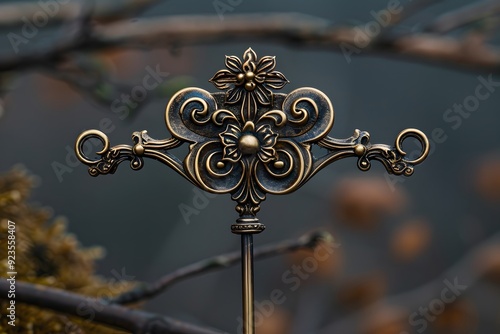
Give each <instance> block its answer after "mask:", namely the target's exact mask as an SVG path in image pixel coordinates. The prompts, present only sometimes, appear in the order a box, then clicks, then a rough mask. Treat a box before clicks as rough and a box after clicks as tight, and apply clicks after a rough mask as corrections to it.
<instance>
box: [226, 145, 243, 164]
mask: <svg viewBox="0 0 500 334" xmlns="http://www.w3.org/2000/svg"><path fill="white" fill-rule="evenodd" d="M240 159H241V151H240V150H239V149H238V146H225V147H224V149H223V151H222V160H229V161H231V162H238V161H239V160H240Z"/></svg>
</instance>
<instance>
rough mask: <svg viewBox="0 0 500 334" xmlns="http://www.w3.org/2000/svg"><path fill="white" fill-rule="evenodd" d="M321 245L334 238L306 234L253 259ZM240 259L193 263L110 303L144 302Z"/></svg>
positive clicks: (219, 258)
mask: <svg viewBox="0 0 500 334" xmlns="http://www.w3.org/2000/svg"><path fill="white" fill-rule="evenodd" d="M321 241H327V242H329V243H333V237H332V236H331V235H330V234H329V233H328V232H324V231H318V232H313V233H309V234H306V235H303V236H302V237H300V238H299V239H292V240H287V241H282V242H278V243H275V244H271V245H267V246H262V247H258V248H256V249H255V251H254V258H255V259H262V258H266V257H271V256H276V255H280V254H285V253H289V252H293V251H296V250H298V249H304V248H306V249H314V248H315V247H316V246H317V245H318V243H319V242H321ZM240 259H241V252H233V253H228V254H224V255H219V256H215V257H211V258H208V259H205V260H202V261H199V262H195V263H193V264H190V265H188V266H186V267H183V268H180V269H177V270H176V271H174V272H172V273H169V274H167V275H165V276H163V277H161V278H160V279H158V280H157V281H156V282H153V283H150V284H147V283H143V284H140V285H139V286H137V287H136V288H134V289H132V290H130V291H127V292H125V293H123V294H121V295H118V296H117V297H115V298H113V299H110V300H109V302H110V303H117V304H130V303H133V302H137V301H143V300H146V299H149V298H152V297H154V296H156V295H158V294H160V293H161V292H163V291H164V290H165V289H167V288H168V287H170V286H171V285H172V284H174V283H176V282H178V281H180V280H183V279H186V278H188V277H192V276H195V275H199V274H204V273H207V272H211V271H214V270H218V269H223V268H228V267H230V266H233V265H236V264H239V263H240Z"/></svg>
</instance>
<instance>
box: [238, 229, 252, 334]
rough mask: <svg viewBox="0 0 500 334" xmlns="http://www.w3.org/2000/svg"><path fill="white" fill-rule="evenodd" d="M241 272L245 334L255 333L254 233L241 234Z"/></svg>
mask: <svg viewBox="0 0 500 334" xmlns="http://www.w3.org/2000/svg"><path fill="white" fill-rule="evenodd" d="M241 267H242V268H241V269H242V271H241V273H242V282H243V334H254V333H255V327H254V308H253V307H254V306H253V298H254V297H253V235H252V233H243V234H242V235H241Z"/></svg>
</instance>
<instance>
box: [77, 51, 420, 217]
mask: <svg viewBox="0 0 500 334" xmlns="http://www.w3.org/2000/svg"><path fill="white" fill-rule="evenodd" d="M225 65H226V69H223V70H220V71H218V72H217V73H216V74H215V75H214V76H213V77H212V78H211V79H210V82H212V83H213V84H214V85H215V86H216V87H217V88H218V89H219V90H221V91H222V92H216V93H209V92H207V91H205V90H203V89H200V88H193V87H191V88H185V89H183V90H181V91H179V92H177V93H176V94H175V95H174V96H173V97H172V98H171V100H170V101H169V103H168V105H167V108H166V111H165V122H166V126H167V129H168V131H169V132H170V134H171V136H172V137H171V138H169V139H166V140H155V139H153V138H151V137H149V136H148V134H147V132H146V131H141V132H134V133H133V135H132V139H133V140H134V145H132V146H131V145H117V146H114V147H110V144H109V140H108V138H107V136H106V135H105V134H104V133H102V132H100V131H98V130H89V131H85V132H83V133H82V134H81V135H80V136H79V137H78V139H77V142H76V147H75V148H76V153H77V156H78V158H79V159H80V161H82V162H83V163H85V164H87V165H88V166H89V173H90V175H92V176H97V175H99V174H108V173H114V172H115V171H116V169H117V167H118V165H119V164H120V163H122V162H123V161H125V160H128V161H130V166H131V168H132V169H134V170H139V169H141V168H142V167H143V165H144V158H153V159H156V160H158V161H160V162H162V163H164V164H166V165H167V166H169V167H170V168H172V169H174V170H175V171H176V172H178V173H179V174H180V175H182V176H183V177H184V178H186V179H187V180H189V181H190V182H192V183H193V184H195V185H196V186H198V187H199V188H201V189H203V190H206V191H209V192H212V193H217V194H224V193H230V194H231V196H232V199H233V200H234V201H236V202H237V206H236V210H237V211H238V213H239V214H240V216H241V217H254V216H255V214H256V213H257V211H259V209H260V203H261V202H262V201H263V200H265V198H266V194H267V193H270V194H287V193H290V192H293V191H295V190H297V189H298V188H300V187H301V186H302V185H303V184H304V183H306V182H307V181H308V180H309V179H310V178H311V177H312V176H314V175H315V174H316V173H317V172H318V171H319V170H321V169H322V168H324V167H325V166H327V165H329V164H331V163H332V162H334V161H336V160H339V159H342V158H346V157H357V159H358V163H357V165H358V167H359V169H361V170H363V171H366V170H368V169H369V168H370V166H371V161H372V160H378V161H380V162H381V163H382V164H383V165H384V166H385V168H386V169H387V171H388V172H389V173H391V174H396V175H405V176H409V175H411V174H412V173H413V169H414V166H415V165H417V164H419V163H421V162H422V161H423V160H424V159H425V158H426V157H427V155H428V153H429V141H428V139H427V137H426V136H425V134H423V133H422V132H421V131H419V130H417V129H406V130H404V131H402V132H401V133H400V134H399V135H398V137H397V138H396V141H395V143H394V147H392V146H389V145H384V144H372V143H371V142H370V135H369V133H368V132H366V131H360V130H355V131H354V135H353V136H352V137H350V138H347V139H335V138H331V137H329V136H328V133H329V132H330V130H331V128H332V126H333V121H334V111H333V107H332V104H331V102H330V100H329V98H328V97H327V96H326V95H325V94H323V93H322V92H321V91H319V90H317V89H315V88H299V89H296V90H294V91H292V92H290V93H289V94H283V93H277V92H276V91H277V90H280V89H282V88H283V87H284V86H285V85H286V84H287V83H288V80H287V79H286V78H285V76H284V75H283V74H282V73H280V72H278V71H275V70H274V69H275V66H276V60H275V57H270V56H265V57H262V58H260V59H258V57H257V54H256V53H255V52H254V51H253V50H252V49H250V48H249V49H248V50H246V51H245V53H244V55H243V59H242V60H240V59H239V58H238V57H235V56H226V61H225ZM92 137H96V138H99V139H100V140H101V141H102V143H103V146H104V147H103V149H102V150H101V151H99V152H97V155H98V156H99V157H98V158H97V159H92V158H89V157H88V156H87V155H86V154H85V153H84V149H83V148H84V143H85V141H86V140H88V139H90V138H92ZM407 137H414V138H416V139H417V140H418V141H419V142H420V143H421V146H422V150H421V154H420V156H419V157H418V158H415V159H412V160H410V159H408V158H406V153H405V152H404V151H403V149H402V143H403V141H404V140H405V138H407ZM183 143H188V144H189V153H188V154H187V155H186V157H184V158H183V159H182V160H181V159H179V158H178V157H176V156H174V155H173V154H171V153H170V152H169V150H171V149H173V148H175V147H178V146H180V145H182V144H183ZM312 145H318V146H320V147H322V148H324V149H325V154H324V155H322V156H319V157H315V156H314V155H313V154H312V150H311V148H312Z"/></svg>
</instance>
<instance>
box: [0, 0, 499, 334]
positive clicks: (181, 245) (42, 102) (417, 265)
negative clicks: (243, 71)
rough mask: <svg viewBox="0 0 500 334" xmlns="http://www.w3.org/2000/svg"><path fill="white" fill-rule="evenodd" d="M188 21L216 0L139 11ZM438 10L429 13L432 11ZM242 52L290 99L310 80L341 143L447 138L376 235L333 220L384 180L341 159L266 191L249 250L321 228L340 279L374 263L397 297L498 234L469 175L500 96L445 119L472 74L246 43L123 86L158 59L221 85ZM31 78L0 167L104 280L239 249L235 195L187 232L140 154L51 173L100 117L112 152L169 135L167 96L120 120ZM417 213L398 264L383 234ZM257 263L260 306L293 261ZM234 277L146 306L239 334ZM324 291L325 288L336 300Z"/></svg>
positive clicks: (309, 10)
mask: <svg viewBox="0 0 500 334" xmlns="http://www.w3.org/2000/svg"><path fill="white" fill-rule="evenodd" d="M448 3H450V1H448ZM459 3H460V4H465V3H467V1H453V3H452V4H446V3H445V4H444V5H441V8H445V7H446V6H450V5H453V6H458V5H459ZM386 6H387V1H373V0H372V1H352V2H351V1H342V2H341V1H336V2H326V1H308V2H304V1H274V2H270V1H249V0H244V1H242V3H241V5H238V6H236V8H235V9H234V11H233V12H232V13H234V14H243V13H247V12H248V13H250V12H278V11H290V12H300V13H306V14H311V15H316V16H318V17H322V18H325V19H328V20H331V21H333V22H335V23H338V24H358V23H361V22H366V21H370V20H372V19H373V18H372V17H371V15H370V11H372V10H380V9H383V8H385V7H386ZM439 8H440V7H437V9H439ZM435 12H439V10H435ZM195 13H206V14H211V15H214V14H216V12H215V10H214V7H213V5H212V2H210V1H207V2H195V1H173V0H172V1H168V2H166V3H164V4H162V5H158V6H156V7H155V8H154V10H150V11H148V12H147V13H146V14H145V16H153V15H159V14H165V15H167V14H172V15H174V14H195ZM232 13H226V14H225V15H231V14H232ZM432 13H434V12H432V11H429V12H428V14H426V15H428V16H431V17H432V15H433V14H432ZM426 15H423V16H421V17H416V18H415V19H412V20H410V21H409V22H408V25H407V26H408V29H409V30H411V29H412V28H414V27H415V26H416V27H418V24H419V23H420V21H419V20H422V19H423V18H425V19H427V18H428V17H426ZM40 38H42V37H40ZM1 42H2V51H3V52H5V53H8V52H12V50H11V49H10V46H9V45H8V42H7V41H6V38H2V39H1ZM39 43H43V40H40V41H39ZM249 46H251V47H252V48H253V49H254V50H255V51H256V52H257V54H258V55H259V57H260V56H264V55H276V58H277V70H279V71H281V72H282V73H284V74H285V75H286V77H287V78H288V80H289V81H290V84H289V85H287V86H286V87H285V88H284V89H283V91H284V92H289V91H291V90H293V89H295V88H298V87H302V86H312V87H316V88H318V89H320V90H322V91H323V92H324V93H326V94H327V95H328V96H329V97H330V98H331V100H332V103H333V105H334V108H335V113H336V115H335V124H334V127H333V129H332V131H331V136H333V137H336V138H346V137H349V136H351V135H352V132H353V130H354V129H356V128H359V129H362V130H367V131H369V132H370V133H371V136H372V142H374V143H387V144H392V143H393V141H394V139H395V137H396V136H397V134H398V133H399V131H401V130H403V129H405V128H407V127H415V128H419V129H421V130H422V131H424V132H425V133H426V134H428V135H429V136H430V135H431V134H432V131H433V130H434V129H435V128H442V129H443V130H444V131H445V133H446V136H447V140H446V141H445V142H444V143H442V144H438V145H435V147H433V153H432V155H431V156H429V158H428V159H427V160H426V161H425V163H423V164H422V165H420V166H418V167H417V168H416V170H415V174H414V175H413V176H412V177H411V178H408V179H405V181H404V182H403V183H399V185H400V186H401V187H402V188H404V191H405V192H406V194H407V195H408V197H409V199H410V203H411V204H410V206H409V208H408V209H407V210H406V211H405V212H404V213H402V214H400V215H399V216H397V217H393V218H391V219H390V220H389V221H387V222H386V223H385V224H384V226H383V228H382V229H381V230H377V231H375V232H373V233H355V232H352V231H350V230H349V229H348V228H345V227H343V226H339V225H335V224H334V222H333V220H334V218H333V217H332V213H331V209H330V206H331V201H332V196H331V195H332V191H333V189H334V187H335V186H336V184H338V182H339V180H341V179H342V178H345V177H350V176H354V177H359V176H366V175H368V174H369V175H371V176H377V177H382V178H383V176H384V174H385V170H384V169H383V168H382V166H381V165H379V164H378V163H376V162H374V163H373V167H372V169H371V170H370V171H369V172H367V173H366V174H363V173H362V172H361V171H359V170H358V169H357V168H356V161H355V159H347V160H343V161H340V162H337V163H335V164H333V165H331V166H329V167H328V168H326V169H325V170H323V171H322V172H321V173H320V174H319V175H317V176H316V177H315V178H314V179H312V180H311V181H310V182H309V183H308V184H307V185H305V186H304V187H303V188H302V189H300V190H299V191H297V192H296V193H293V194H291V195H288V196H282V197H277V196H268V199H267V201H266V202H265V203H264V204H263V206H262V211H261V212H260V213H259V218H260V219H261V221H262V222H263V223H265V224H266V225H267V230H266V231H265V233H263V234H261V235H258V236H257V237H256V241H255V243H256V245H261V244H264V243H267V242H271V241H278V240H282V239H286V238H289V237H295V236H298V235H300V234H301V233H303V232H305V231H308V230H310V229H313V228H315V227H319V226H328V227H329V228H330V229H331V230H332V231H333V233H334V234H335V235H336V237H337V238H338V239H339V240H340V243H341V244H342V248H343V255H344V270H343V272H342V276H341V277H339V278H338V282H342V281H346V280H348V279H349V278H350V277H355V276H356V275H359V274H362V273H363V272H367V271H370V270H371V269H373V268H379V269H381V270H383V271H384V272H385V273H386V275H387V279H388V284H389V286H390V289H389V293H390V294H393V293H399V292H402V291H406V290H410V289H414V288H415V287H418V286H419V285H421V284H423V283H425V282H427V281H430V280H432V279H434V278H435V277H438V275H439V274H441V273H442V272H443V271H444V270H445V269H446V268H448V267H450V266H451V265H452V264H454V263H455V262H456V261H458V260H459V259H460V258H461V257H462V256H463V255H464V254H466V253H467V251H468V250H469V249H471V248H472V247H474V246H475V245H476V244H479V243H480V242H481V241H482V240H484V239H486V238H487V237H488V236H489V235H492V234H494V233H496V232H497V231H498V204H495V203H490V202H485V201H483V200H482V199H480V198H478V195H477V193H475V192H474V191H473V189H472V186H471V182H470V176H471V173H472V171H473V170H474V166H475V161H476V160H477V159H482V158H484V157H485V156H488V155H492V154H493V155H494V156H495V155H496V156H498V154H499V143H500V133H499V131H498V124H499V121H500V117H499V115H498V107H499V105H500V91H498V92H497V91H495V92H494V93H493V94H491V96H490V97H489V98H488V99H487V100H485V101H481V104H480V107H479V109H478V110H477V111H476V112H474V113H472V115H471V116H470V117H469V118H468V119H466V120H464V121H463V124H462V125H461V126H460V127H459V128H458V129H456V130H453V129H452V128H451V127H450V125H451V124H450V123H446V122H445V121H444V120H443V114H444V112H445V111H446V110H447V109H448V108H450V107H452V106H453V104H454V103H462V102H463V101H464V98H466V97H467V96H469V95H471V94H474V90H475V88H476V86H477V85H478V84H479V81H478V78H477V77H478V75H480V73H475V72H466V71H459V70H455V69H450V68H445V67H442V66H431V65H428V64H418V63H415V62H413V63H412V62H406V61H402V60H399V59H391V58H382V57H373V56H369V55H363V56H359V57H354V58H353V59H352V62H351V63H348V62H347V61H346V59H345V57H344V56H343V55H342V54H339V53H335V52H330V51H321V50H308V49H306V48H299V47H296V48H289V47H285V46H281V45H277V44H276V43H262V44H261V43H251V44H249V43H246V42H245V43H231V44H218V45H203V46H189V47H180V48H179V49H178V50H177V52H178V56H177V57H181V58H183V59H185V60H183V61H179V60H176V61H177V62H178V63H184V64H185V65H184V66H183V67H182V68H181V69H180V70H178V69H177V70H176V68H175V67H172V65H171V64H172V63H171V62H170V63H169V61H170V60H171V59H172V57H170V56H169V57H167V58H162V57H159V56H156V57H151V56H150V53H149V52H148V51H145V56H144V57H143V58H142V61H143V65H142V66H139V70H138V71H136V73H135V74H134V78H132V79H131V80H130V81H131V82H137V83H140V82H141V78H142V77H143V75H144V74H145V72H144V70H143V68H144V67H145V66H147V65H150V66H152V67H154V66H156V64H160V68H162V69H163V70H164V71H168V72H171V73H172V74H183V75H189V76H191V77H192V84H193V85H195V86H198V87H201V88H203V89H207V90H209V91H215V88H214V87H213V86H212V85H211V84H210V83H209V82H208V79H209V78H210V77H211V76H212V75H213V74H214V73H215V72H216V71H217V70H219V69H221V68H223V64H224V63H223V61H224V55H225V54H227V55H230V54H232V55H237V56H239V57H241V56H242V54H243V52H244V51H245V50H246V48H247V47H249ZM140 60H141V59H140ZM481 75H483V76H485V77H487V75H488V74H487V73H481ZM39 76H40V73H35V72H31V71H30V72H27V73H25V74H23V75H22V76H20V77H19V78H18V79H17V80H16V86H15V88H14V89H13V90H12V92H11V93H10V94H9V106H8V108H7V110H6V111H5V112H4V113H3V115H2V117H1V118H0V142H1V143H2V144H1V150H2V158H1V161H0V170H2V171H6V170H8V169H10V168H11V167H12V166H13V165H15V164H18V163H21V164H23V165H24V166H25V167H26V168H27V169H28V170H29V171H31V172H32V173H33V174H35V175H37V176H39V179H40V184H39V186H38V187H37V188H36V190H35V191H34V195H33V201H35V202H39V203H40V204H42V205H44V206H45V205H46V206H50V207H51V208H52V209H53V211H54V214H55V215H62V216H65V217H67V219H68V221H69V230H70V231H71V232H72V233H74V234H76V235H77V236H78V238H79V240H80V241H81V243H82V244H83V245H85V246H89V245H102V246H104V247H105V248H106V249H107V255H106V258H105V259H104V260H102V261H100V262H99V264H98V272H99V273H100V274H102V275H105V276H110V273H111V271H112V270H113V269H117V270H121V268H125V269H126V273H127V274H128V275H132V276H135V278H136V279H137V280H143V281H151V280H153V279H154V278H156V277H158V276H159V275H161V274H164V273H166V272H168V271H171V270H174V269H175V268H177V267H179V266H182V265H185V264H188V263H191V262H193V261H197V260H199V259H202V258H205V257H208V256H211V255H216V254H219V253H223V252H228V251H233V250H236V249H238V247H239V238H238V237H237V236H235V235H232V234H231V233H230V230H229V226H230V224H231V223H233V221H234V219H235V218H236V212H235V211H234V204H233V202H232V201H231V200H230V199H229V196H218V197H216V198H213V199H210V203H209V204H208V206H207V207H206V208H205V209H203V210H202V212H201V214H199V215H197V216H192V217H191V222H190V224H186V222H185V221H184V220H183V218H182V216H181V214H180V211H179V205H180V204H182V203H184V204H187V205H192V204H191V203H192V200H193V196H194V193H193V186H192V185H191V184H190V183H189V182H187V181H186V180H184V179H182V178H181V177H180V176H178V175H177V174H176V173H175V172H173V171H171V170H169V169H168V168H167V167H165V166H162V165H161V164H160V163H157V162H154V161H149V160H148V161H146V162H145V166H144V168H143V170H141V171H139V172H134V171H132V170H130V169H129V168H128V166H127V165H126V163H124V164H123V166H121V167H120V168H119V170H118V171H117V173H116V174H115V175H112V176H101V177H97V178H91V177H90V176H89V175H88V173H87V171H86V168H85V167H84V166H82V165H80V166H78V167H76V168H73V171H72V172H71V173H66V174H64V175H63V182H59V180H58V178H57V177H56V175H55V173H54V171H53V168H52V166H51V164H52V163H53V162H54V161H57V162H60V163H64V161H65V158H66V155H67V152H66V150H65V147H66V146H67V145H70V146H72V145H73V143H74V141H75V139H76V137H77V136H78V134H79V133H80V132H81V131H82V130H85V129H90V128H98V127H99V122H100V121H101V120H102V119H103V118H106V117H107V118H110V119H111V121H112V122H113V125H114V126H116V129H115V130H114V131H113V132H112V133H111V134H110V135H109V138H110V140H111V144H119V143H130V142H131V140H130V135H131V133H132V132H133V131H138V130H142V129H148V133H149V134H150V135H151V136H152V137H154V138H158V139H160V138H165V137H167V136H168V133H167V131H166V128H165V125H164V122H163V117H164V116H163V114H164V107H165V105H166V103H167V100H168V99H167V98H165V99H162V100H158V101H157V102H154V103H151V104H149V105H147V106H146V107H145V108H144V109H143V110H142V111H141V112H140V113H139V114H138V115H137V117H135V118H134V119H133V120H120V119H119V118H118V117H117V115H115V114H112V113H111V112H110V110H109V109H106V108H105V107H102V106H97V105H96V104H95V103H94V102H92V101H89V100H84V101H81V102H76V103H73V104H71V105H69V106H68V107H63V108H57V107H54V106H57V104H58V102H57V100H55V101H52V102H51V103H47V102H46V100H47V99H46V98H44V96H43V95H44V94H46V92H47V89H45V90H42V89H41V88H42V87H41V84H40V77H39ZM172 77H173V76H172ZM134 80H135V81H134ZM413 217H424V218H425V219H427V220H428V221H429V222H430V223H431V226H432V234H433V239H432V244H431V248H430V249H429V250H428V251H426V253H425V254H424V257H422V258H421V259H419V260H418V261H416V262H413V263H411V264H407V265H404V266H400V265H396V264H394V263H393V262H391V258H390V255H389V252H388V249H387V243H388V237H387V236H388V233H389V232H390V231H391V230H392V229H393V228H394V227H395V226H397V224H398V222H400V221H403V220H405V219H408V218H413ZM255 269H256V272H257V274H256V285H257V288H256V297H257V298H258V299H265V298H268V296H269V293H270V291H272V290H273V289H274V288H282V289H284V285H283V283H282V282H281V281H280V277H281V274H282V273H283V272H284V271H285V270H286V269H287V264H286V263H285V262H284V261H283V259H282V258H278V259H271V260H265V261H260V262H258V263H257V264H256V266H255ZM239 270H240V269H239V267H235V268H232V269H228V270H223V271H220V272H217V273H212V274H208V275H205V276H200V277H197V278H192V279H189V280H187V281H185V282H182V283H179V284H177V285H176V286H174V287H173V288H171V289H170V290H169V291H168V292H166V293H165V294H164V295H162V296H161V297H160V298H157V299H155V300H154V301H153V302H151V303H150V304H148V305H147V306H146V308H148V309H150V310H154V311H156V312H160V313H164V314H168V315H171V316H174V317H179V318H183V319H188V320H193V321H196V322H200V323H202V324H208V325H212V326H215V327H219V328H222V329H224V330H227V331H229V332H235V331H236V330H235V328H236V326H237V320H236V319H237V317H238V316H239V314H240V271H239ZM450 279H452V277H451V278H450ZM335 284H337V283H335ZM305 290H306V288H304V291H302V290H299V291H298V292H295V293H290V294H289V299H288V300H289V302H287V303H285V305H283V306H284V307H285V308H289V309H291V310H293V308H294V305H295V304H294V300H295V299H298V298H299V295H300V294H301V293H304V292H305ZM301 291H302V292H301ZM326 291H327V292H325V291H323V292H321V293H320V294H324V293H330V291H328V290H326ZM485 291H487V292H486V293H485ZM493 293H494V294H493ZM467 294H470V296H471V298H472V299H474V300H477V301H478V303H477V304H478V306H477V307H478V309H481V310H482V309H483V308H485V307H486V306H487V307H486V308H487V309H488V310H489V311H488V312H487V313H486V312H484V313H483V312H482V311H480V318H479V319H480V323H481V324H482V325H481V326H482V327H481V329H482V332H483V333H491V332H492V330H495V329H496V330H498V324H497V322H496V320H495V317H496V316H497V315H498V308H499V306H500V305H499V303H498V301H495V302H494V303H492V300H493V298H492V297H491V298H490V299H489V300H488V301H485V299H484V295H489V296H492V294H493V295H494V296H498V294H497V291H496V290H494V289H492V288H491V287H489V286H486V287H484V286H482V285H481V284H479V285H475V286H474V287H472V288H471V289H469V291H468V292H467ZM474 296H476V297H474ZM477 296H480V297H477ZM497 300H498V298H497ZM481 301H483V302H484V303H486V304H484V303H481ZM490 302H491V303H490ZM481 305H483V306H481ZM332 314H333V315H327V316H324V317H323V318H322V319H321V320H319V321H318V322H319V323H320V326H319V327H322V326H323V325H324V324H327V323H330V322H332V321H334V320H335V319H341V318H342V317H343V316H344V315H345V312H344V311H342V310H333V312H332ZM494 326H496V327H494ZM308 330H310V331H311V332H312V329H308ZM351 330H352V332H356V330H355V329H351Z"/></svg>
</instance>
